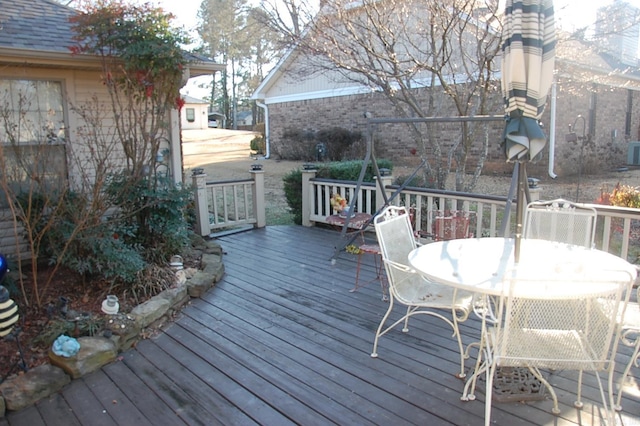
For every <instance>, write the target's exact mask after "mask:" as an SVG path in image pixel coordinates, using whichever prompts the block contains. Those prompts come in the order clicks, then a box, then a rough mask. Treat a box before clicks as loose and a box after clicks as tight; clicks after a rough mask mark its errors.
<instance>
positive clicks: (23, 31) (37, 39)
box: [0, 0, 77, 52]
mask: <svg viewBox="0 0 640 426" xmlns="http://www.w3.org/2000/svg"><path fill="white" fill-rule="evenodd" d="M76 13H77V11H76V10H74V9H72V8H70V7H67V6H63V5H61V4H60V3H56V2H55V1H53V0H0V47H8V48H15V49H31V50H41V51H47V52H51V51H53V52H69V46H72V45H73V44H75V43H74V42H73V40H72V39H71V37H72V35H73V31H72V30H71V24H70V23H69V17H71V16H73V15H75V14H76Z"/></svg>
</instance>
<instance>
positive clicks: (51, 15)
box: [0, 0, 224, 253]
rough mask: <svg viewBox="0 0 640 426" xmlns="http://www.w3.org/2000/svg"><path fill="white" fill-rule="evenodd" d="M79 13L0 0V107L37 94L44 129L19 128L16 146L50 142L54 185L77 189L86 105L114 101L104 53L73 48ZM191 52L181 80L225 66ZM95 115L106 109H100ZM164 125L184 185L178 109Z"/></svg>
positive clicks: (8, 232)
mask: <svg viewBox="0 0 640 426" xmlns="http://www.w3.org/2000/svg"><path fill="white" fill-rule="evenodd" d="M76 13H77V11H76V10H74V9H72V8H70V7H66V6H63V5H61V4H60V3H57V2H55V1H53V0H0V108H2V109H0V110H4V111H10V110H11V108H16V105H15V104H16V102H15V101H16V100H17V96H16V94H15V93H16V92H20V93H29V94H30V95H32V99H34V101H33V102H31V103H30V104H29V105H23V107H24V109H25V110H26V111H27V114H28V118H30V119H31V121H32V122H34V123H38V127H39V128H38V129H36V131H35V132H31V133H29V131H28V129H21V130H22V133H21V136H20V138H21V140H20V141H19V146H20V147H21V148H24V149H33V148H38V149H41V148H43V147H45V145H46V150H47V161H46V162H44V163H45V164H39V165H40V166H42V167H44V168H46V174H47V176H48V177H49V178H50V179H51V182H52V185H55V183H56V182H58V181H64V182H69V183H70V185H71V187H72V188H76V189H77V187H79V186H80V185H82V184H86V182H81V179H80V178H79V175H80V173H79V169H78V168H79V167H80V166H79V162H75V161H71V157H70V156H71V154H72V153H76V154H78V153H79V154H82V153H83V149H86V143H85V142H86V139H85V138H87V137H89V136H90V135H88V132H87V129H86V125H87V120H88V119H90V117H84V118H83V116H82V115H83V113H86V112H87V110H86V109H83V108H85V106H86V105H90V104H91V103H95V104H101V103H102V104H107V103H108V101H109V98H108V92H107V90H106V88H105V87H104V85H103V84H102V81H103V78H102V76H101V72H102V71H101V62H100V58H99V57H97V56H92V55H87V54H73V53H72V52H71V50H70V47H71V46H73V45H74V44H75V42H74V40H73V38H72V37H73V31H72V25H71V23H70V22H69V18H70V17H72V16H74V15H75V14H76ZM187 55H188V56H189V60H190V66H189V67H188V68H187V69H185V70H184V72H183V74H184V79H183V82H184V83H186V82H187V80H188V78H190V77H195V76H199V75H205V74H213V73H215V72H216V71H220V70H222V69H224V66H223V65H220V64H216V63H214V62H213V61H211V60H210V59H208V58H205V57H201V56H198V55H194V54H187ZM94 112H96V113H98V112H100V113H104V114H108V111H98V109H96V110H95V111H94ZM13 113H15V111H13ZM0 115H1V114H0ZM106 122H108V121H106ZM167 123H168V125H167V127H166V128H165V129H164V131H165V132H166V137H165V139H166V146H164V147H161V149H162V152H163V153H164V152H166V153H167V154H168V155H166V156H164V158H166V159H167V160H166V161H167V167H168V169H169V170H170V171H171V173H170V174H171V176H172V177H173V179H174V181H176V182H182V180H183V171H182V170H183V169H182V157H181V148H180V125H179V124H180V123H179V113H178V110H177V109H174V110H171V111H170V112H169V113H168V116H167ZM205 123H206V117H205ZM3 124H4V123H3ZM101 130H102V131H103V132H104V133H105V134H108V133H109V132H112V129H111V128H107V127H104V128H102V129H101ZM45 132H46V134H45ZM43 136H45V137H43ZM7 138H8V135H7V131H6V129H5V128H4V127H3V126H0V142H2V143H3V144H5V146H6V145H7ZM118 158H121V157H118V156H117V155H116V156H115V160H114V161H118ZM7 160H9V161H10V160H11V159H10V158H5V161H7ZM122 161H124V160H122ZM84 164H85V166H84V167H91V166H86V164H87V163H84ZM3 172H6V170H4V169H3ZM3 204H5V205H6V201H5V202H3ZM7 217H8V216H7ZM5 219H6V218H5ZM2 224H4V225H2ZM0 225H1V226H0V252H2V253H10V252H12V251H13V250H14V247H15V246H14V244H15V237H14V230H13V224H12V223H8V224H7V221H6V220H4V222H3V221H2V220H0Z"/></svg>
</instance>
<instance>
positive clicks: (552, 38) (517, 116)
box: [501, 0, 556, 262]
mask: <svg viewBox="0 0 640 426" xmlns="http://www.w3.org/2000/svg"><path fill="white" fill-rule="evenodd" d="M502 31H503V33H502V39H503V42H502V43H503V44H502V69H501V72H502V95H503V97H504V102H505V116H506V125H505V130H504V141H503V148H504V151H505V155H506V157H507V161H512V162H516V169H515V170H514V176H515V174H516V173H517V176H518V198H517V199H518V209H517V211H516V241H515V253H514V254H515V261H516V262H518V261H519V260H520V239H521V237H522V231H523V229H522V228H523V222H524V205H525V200H526V198H527V197H526V194H527V189H528V188H527V174H526V168H525V163H526V162H529V161H535V160H536V159H537V158H539V156H540V154H541V152H542V150H543V149H544V147H545V145H546V143H547V137H546V135H545V134H544V132H543V131H542V128H541V127H540V124H539V120H540V117H541V116H542V112H543V111H544V107H545V105H546V103H547V94H548V93H549V89H550V88H551V83H552V82H553V69H554V62H555V45H556V32H555V23H554V17H553V0H506V6H505V14H504V22H503V30H502ZM510 197H511V194H510Z"/></svg>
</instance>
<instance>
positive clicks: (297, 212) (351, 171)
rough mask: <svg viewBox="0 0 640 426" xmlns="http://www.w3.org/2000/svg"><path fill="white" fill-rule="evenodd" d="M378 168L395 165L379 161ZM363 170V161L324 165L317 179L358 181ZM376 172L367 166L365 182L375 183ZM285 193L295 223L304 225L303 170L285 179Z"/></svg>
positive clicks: (291, 173)
mask: <svg viewBox="0 0 640 426" xmlns="http://www.w3.org/2000/svg"><path fill="white" fill-rule="evenodd" d="M377 164H378V168H386V169H389V170H391V169H392V168H393V164H392V163H391V161H389V160H377ZM361 170H362V161H361V160H360V161H344V162H336V163H322V164H319V165H318V170H317V172H316V177H318V178H324V179H335V180H346V181H358V177H359V176H360V171H361ZM373 178H374V172H373V166H372V165H371V163H369V164H368V165H367V169H366V171H365V175H364V178H363V181H364V182H373V181H374V180H373ZM282 180H283V182H284V193H285V197H286V198H287V204H288V205H289V209H290V210H291V213H292V214H293V220H294V223H296V224H298V225H300V224H302V170H300V169H297V170H292V171H291V172H289V173H287V174H286V175H285V176H284V177H283V178H282Z"/></svg>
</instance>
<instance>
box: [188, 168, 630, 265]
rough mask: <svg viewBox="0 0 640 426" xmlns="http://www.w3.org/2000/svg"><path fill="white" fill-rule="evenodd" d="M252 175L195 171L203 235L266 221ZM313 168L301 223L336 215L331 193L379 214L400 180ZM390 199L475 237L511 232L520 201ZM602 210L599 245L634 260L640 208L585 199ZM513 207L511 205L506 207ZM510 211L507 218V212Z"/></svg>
mask: <svg viewBox="0 0 640 426" xmlns="http://www.w3.org/2000/svg"><path fill="white" fill-rule="evenodd" d="M250 173H251V178H249V179H241V180H229V181H219V182H206V175H204V174H199V175H194V176H192V179H193V186H194V187H195V188H196V212H197V213H196V216H197V224H198V225H197V226H198V232H199V233H200V235H203V236H207V235H210V234H211V232H212V231H215V230H220V229H224V228H234V227H239V226H246V225H253V226H254V227H264V226H265V225H266V216H265V201H264V172H263V171H262V170H252V171H251V172H250ZM315 173H316V172H315V170H303V172H302V198H303V203H302V224H303V225H304V226H313V225H314V224H317V223H327V217H328V216H330V215H332V214H335V213H336V212H335V211H333V210H332V208H331V204H330V198H331V195H332V194H340V195H342V196H343V197H344V198H346V199H347V200H349V201H350V202H351V201H352V200H354V198H355V211H356V212H361V213H369V214H371V215H375V213H376V212H377V211H379V210H380V209H381V208H382V207H383V206H384V203H385V202H384V200H385V197H384V195H383V193H382V190H381V189H380V186H382V187H383V188H384V192H385V193H386V196H387V198H390V197H392V195H394V194H395V193H396V192H397V190H398V188H399V187H398V186H397V185H392V184H391V183H392V181H393V177H391V176H383V177H382V178H381V179H382V185H376V184H373V183H363V184H362V185H361V187H360V190H359V191H356V189H357V183H356V182H350V181H338V180H330V179H319V178H316V177H315ZM391 204H394V205H404V206H407V207H408V208H409V209H410V210H411V212H412V215H413V220H414V225H415V229H416V231H418V232H419V233H420V234H421V235H423V236H425V237H426V238H429V237H433V236H434V233H436V232H437V231H436V229H437V226H435V224H436V223H437V221H438V220H439V218H441V217H443V215H444V216H446V215H449V214H451V212H456V214H462V215H464V216H465V217H468V218H469V221H468V223H469V230H468V234H469V235H473V236H477V237H480V236H482V237H495V236H506V237H509V236H512V235H514V233H515V211H516V203H515V202H512V203H508V200H507V198H506V197H498V196H488V195H481V194H471V193H461V192H453V191H441V190H435V189H424V188H411V187H408V188H403V190H402V191H401V192H400V193H399V194H398V195H397V196H396V197H394V198H393V199H392V200H391ZM587 205H588V206H591V207H594V208H595V209H596V210H597V211H598V225H597V228H596V247H597V248H599V249H601V250H605V251H608V252H610V253H613V254H616V255H618V256H620V257H622V258H625V259H627V260H629V261H630V262H632V263H636V260H637V259H638V256H640V209H632V208H623V207H613V206H604V205H599V204H587ZM508 206H509V207H508ZM507 208H508V211H509V215H508V216H507V217H506V218H505V212H506V211H507Z"/></svg>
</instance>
